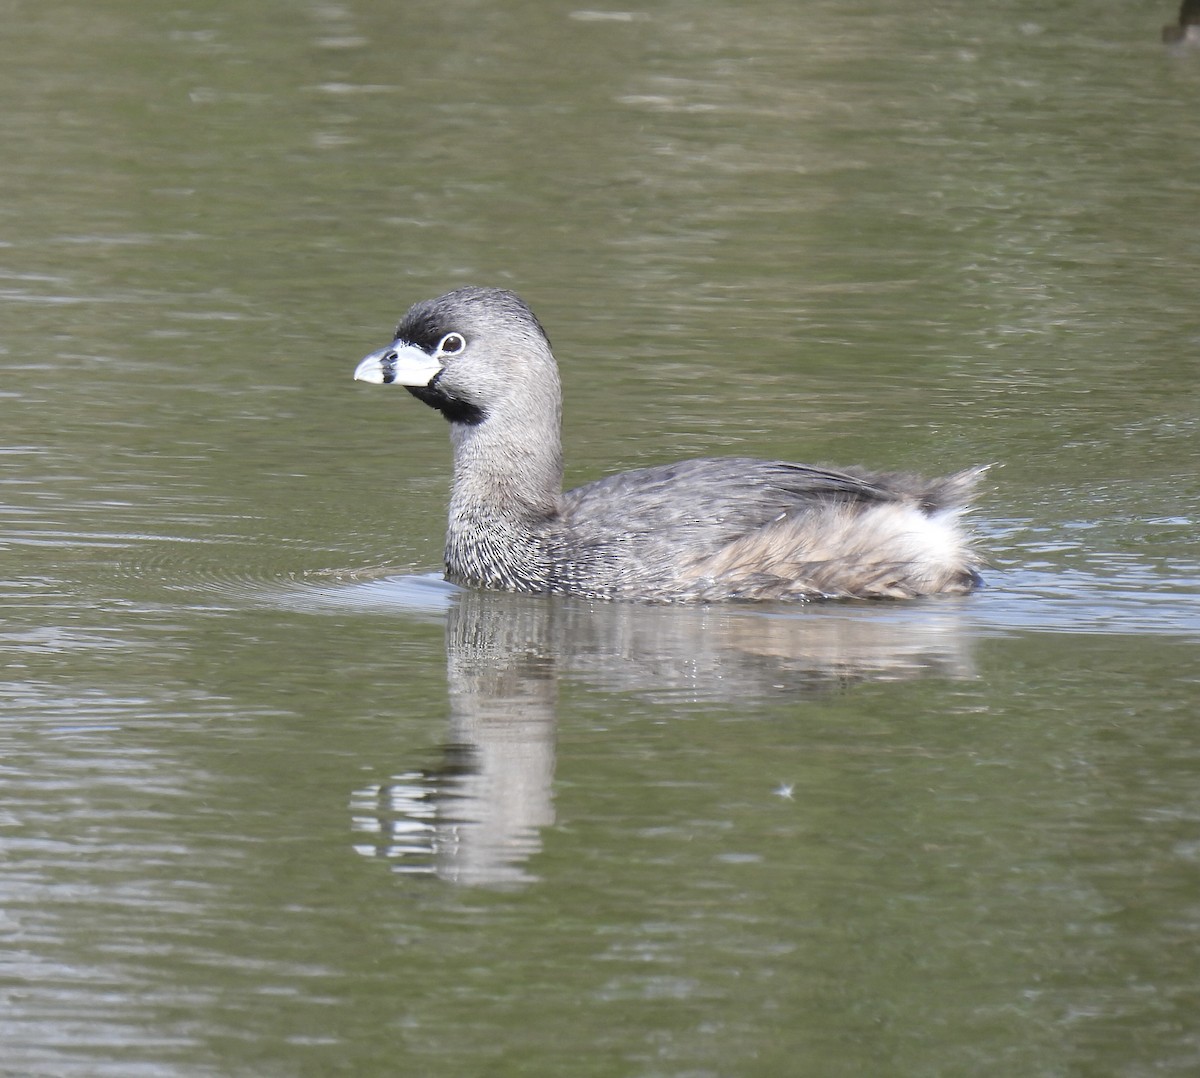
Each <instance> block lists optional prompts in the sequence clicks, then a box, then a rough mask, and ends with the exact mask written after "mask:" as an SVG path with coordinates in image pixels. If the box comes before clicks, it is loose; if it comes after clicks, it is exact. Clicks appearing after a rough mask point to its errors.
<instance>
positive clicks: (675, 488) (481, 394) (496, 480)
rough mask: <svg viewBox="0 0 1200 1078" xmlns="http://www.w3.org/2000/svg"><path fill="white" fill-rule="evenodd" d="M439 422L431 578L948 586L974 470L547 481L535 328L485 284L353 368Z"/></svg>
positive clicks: (887, 592) (924, 589) (544, 368)
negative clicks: (440, 568) (437, 561)
mask: <svg viewBox="0 0 1200 1078" xmlns="http://www.w3.org/2000/svg"><path fill="white" fill-rule="evenodd" d="M354 377H355V378H356V379H358V380H360V381H364V382H378V383H383V384H389V385H401V386H404V387H405V388H407V389H408V391H409V392H410V393H412V394H413V396H415V397H416V398H418V399H419V400H422V401H424V402H425V403H426V404H428V405H430V406H431V407H433V408H436V409H437V410H438V411H440V412H441V413H442V415H444V416H445V417H446V418H447V419H448V420H449V421H450V440H451V442H452V444H453V447H454V484H453V489H452V492H451V495H450V523H449V529H448V533H447V537H446V577H447V579H448V580H451V581H453V582H455V583H457V584H464V585H468V586H473V587H482V588H495V589H500V590H504V591H519V592H534V593H539V592H540V593H553V594H560V595H579V596H586V597H590V598H595V599H634V600H642V601H649V602H682V601H700V602H706V601H716V600H727V599H829V598H910V597H913V596H917V595H932V594H938V593H943V594H962V593H965V592H968V591H970V590H971V589H973V588H974V587H976V586H977V585H978V584H979V582H980V581H979V576H978V573H977V572H976V570H977V568H978V567H979V565H980V559H979V557H978V556H977V554H976V553H975V552H974V551H973V550H972V548H971V545H970V542H969V540H968V538H967V537H966V536H965V535H964V533H963V531H962V529H961V527H960V524H959V519H958V518H959V516H960V514H961V513H962V511H963V509H964V508H965V506H966V502H967V500H968V498H969V497H970V494H971V490H972V487H973V486H974V483H975V480H976V479H977V478H978V476H979V474H980V473H981V471H982V469H981V468H972V469H969V470H967V471H962V472H957V473H955V474H954V475H951V476H948V477H946V478H943V479H932V480H930V479H922V478H920V477H918V476H914V475H906V474H899V473H882V472H868V471H861V470H858V469H853V470H847V471H840V470H839V471H833V470H830V469H827V468H818V467H812V466H810V465H807V464H789V463H786V462H783V461H767V460H753V459H750V458H746V457H709V458H704V459H700V460H687V461H683V462H681V463H679V464H666V465H659V466H656V467H651V468H638V469H636V470H634V471H629V472H622V473H621V474H619V475H613V476H609V477H608V478H607V479H601V480H599V481H597V482H595V483H587V484H585V485H584V486H581V487H576V488H575V489H574V490H569V491H567V492H566V493H563V491H562V453H561V449H560V424H561V410H562V405H561V401H562V398H561V392H560V390H559V382H558V366H557V364H556V363H555V361H554V355H553V353H552V352H551V351H550V342H549V341H548V340H547V338H546V334H545V331H544V330H543V329H542V326H541V324H540V323H539V322H538V320H537V318H536V317H535V316H534V314H533V312H532V311H531V310H530V309H529V307H527V306H526V305H525V303H524V302H523V301H522V300H521V299H520V298H519V297H518V296H516V295H515V294H513V293H512V292H508V291H504V290H502V289H498V288H459V289H456V290H455V291H453V292H448V293H447V294H446V295H444V296H440V297H439V298H438V299H432V300H425V301H423V302H421V303H417V304H414V305H413V307H412V308H411V309H410V310H409V311H408V313H407V314H406V315H405V316H404V318H403V319H402V320H401V322H400V325H399V326H398V327H397V328H396V334H395V340H394V341H393V342H392V343H391V344H390V345H388V346H387V347H386V348H384V349H382V350H380V351H378V352H375V353H373V354H371V355H369V356H367V358H366V359H364V360H363V361H362V362H361V363H360V364H359V365H358V368H357V369H356V370H355V372H354Z"/></svg>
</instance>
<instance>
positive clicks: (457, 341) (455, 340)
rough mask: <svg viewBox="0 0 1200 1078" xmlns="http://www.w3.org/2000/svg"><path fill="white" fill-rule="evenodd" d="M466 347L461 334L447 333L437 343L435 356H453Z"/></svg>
mask: <svg viewBox="0 0 1200 1078" xmlns="http://www.w3.org/2000/svg"><path fill="white" fill-rule="evenodd" d="M466 347H467V341H466V338H465V337H464V336H463V335H462V334H461V333H447V334H446V336H444V337H443V338H442V339H441V340H440V341H438V346H437V353H436V354H437V355H439V356H453V355H457V354H458V353H459V352H461V351H462V350H463V349H464V348H466Z"/></svg>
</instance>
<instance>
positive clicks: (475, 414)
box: [405, 375, 487, 427]
mask: <svg viewBox="0 0 1200 1078" xmlns="http://www.w3.org/2000/svg"><path fill="white" fill-rule="evenodd" d="M439 378H440V375H435V376H434V379H433V381H432V382H430V383H429V385H427V386H405V388H406V389H407V390H408V391H409V392H410V393H411V394H412V395H413V396H414V397H416V398H417V400H419V401H421V402H422V403H424V404H428V405H429V407H430V408H436V409H437V410H438V411H439V412H441V413H442V415H444V416H445V417H446V418H447V419H448V420H449V421H450V422H451V423H464V424H466V425H467V426H468V427H474V426H478V425H479V424H480V423H482V422H483V421H484V420H485V419H486V418H487V413H485V412H484V410H483V409H482V408H480V407H479V405H477V404H472V403H471V402H470V401H465V400H462V399H461V398H459V397H452V396H451V395H450V394H449V393H447V392H446V391H445V390H444V389H442V387H441V386H440V385H438V379H439Z"/></svg>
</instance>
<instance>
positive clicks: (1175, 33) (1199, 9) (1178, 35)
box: [1162, 0, 1200, 47]
mask: <svg viewBox="0 0 1200 1078" xmlns="http://www.w3.org/2000/svg"><path fill="white" fill-rule="evenodd" d="M1162 39H1163V44H1164V45H1172V46H1176V47H1183V46H1188V45H1200V0H1183V2H1182V3H1181V4H1180V5H1179V18H1178V20H1176V21H1175V22H1173V23H1167V25H1166V26H1164V27H1163V28H1162Z"/></svg>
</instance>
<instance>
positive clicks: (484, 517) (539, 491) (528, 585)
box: [446, 387, 562, 591]
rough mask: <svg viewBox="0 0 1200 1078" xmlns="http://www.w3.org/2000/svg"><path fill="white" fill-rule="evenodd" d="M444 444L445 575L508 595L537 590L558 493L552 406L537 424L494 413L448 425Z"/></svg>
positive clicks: (546, 566) (543, 577)
mask: <svg viewBox="0 0 1200 1078" xmlns="http://www.w3.org/2000/svg"><path fill="white" fill-rule="evenodd" d="M556 388H557V387H556ZM524 404H525V406H526V407H528V405H529V404H530V402H529V401H528V400H526V401H525V402H524ZM534 411H535V412H536V409H535V410H534ZM451 442H452V444H453V446H454V486H453V489H452V490H451V493H450V523H449V529H448V532H447V536H446V569H447V575H448V576H449V577H450V579H451V580H455V581H458V582H461V583H466V584H476V585H483V586H487V587H493V588H503V589H505V590H509V591H542V590H544V589H545V587H546V584H547V580H548V576H549V570H550V554H549V540H550V534H551V532H552V531H553V528H554V524H555V518H556V516H557V514H558V507H559V498H560V495H561V493H562V450H561V445H560V438H559V410H558V404H557V400H555V401H554V403H553V407H552V408H550V409H549V410H548V414H547V410H543V414H542V415H541V416H540V417H539V416H537V415H536V414H534V415H530V414H522V415H521V416H520V418H519V419H516V418H515V417H509V416H506V415H505V413H504V412H503V411H498V412H494V413H492V414H491V415H489V416H488V417H487V418H485V419H484V420H483V422H481V423H479V424H476V425H474V426H467V425H465V424H458V423H456V424H454V425H453V426H452V427H451Z"/></svg>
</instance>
